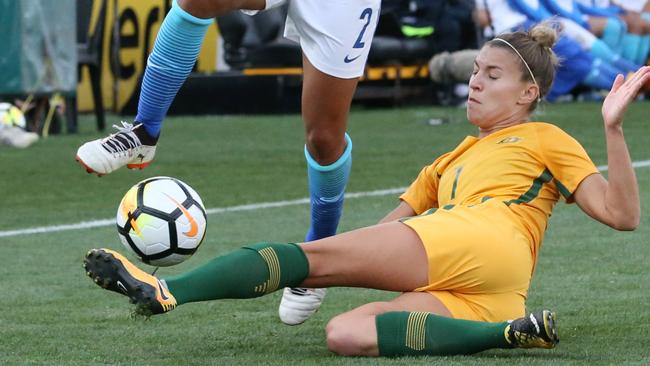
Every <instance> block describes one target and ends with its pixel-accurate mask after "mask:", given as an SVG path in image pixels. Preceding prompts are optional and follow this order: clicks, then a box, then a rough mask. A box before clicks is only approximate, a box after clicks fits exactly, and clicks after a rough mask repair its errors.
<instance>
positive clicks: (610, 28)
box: [602, 17, 627, 53]
mask: <svg viewBox="0 0 650 366" xmlns="http://www.w3.org/2000/svg"><path fill="white" fill-rule="evenodd" d="M626 31H627V27H626V26H625V23H623V21H622V20H619V19H616V18H612V17H609V18H608V19H607V24H605V30H604V31H603V37H602V40H603V42H605V44H606V45H608V46H609V47H610V48H611V49H613V50H614V51H615V52H616V53H621V51H623V42H622V41H623V35H624V34H625V32H626Z"/></svg>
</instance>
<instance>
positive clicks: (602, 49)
mask: <svg viewBox="0 0 650 366" xmlns="http://www.w3.org/2000/svg"><path fill="white" fill-rule="evenodd" d="M589 51H590V52H591V54H592V55H593V56H594V58H600V59H603V61H605V62H607V63H609V64H611V65H614V66H615V67H616V68H618V69H621V70H623V74H625V73H628V72H634V71H636V70H637V69H638V68H639V66H638V65H636V64H635V63H634V62H632V61H629V60H626V59H624V58H623V57H621V55H619V54H618V53H616V52H614V50H612V49H611V48H610V47H609V46H607V45H606V44H605V43H604V42H603V41H601V40H599V39H597V40H596V41H595V42H594V44H593V45H591V50H589Z"/></svg>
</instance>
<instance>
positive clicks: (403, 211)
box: [379, 201, 415, 224]
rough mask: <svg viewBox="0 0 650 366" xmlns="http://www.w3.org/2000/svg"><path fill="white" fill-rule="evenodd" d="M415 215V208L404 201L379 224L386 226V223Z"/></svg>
mask: <svg viewBox="0 0 650 366" xmlns="http://www.w3.org/2000/svg"><path fill="white" fill-rule="evenodd" d="M413 215H415V211H414V210H413V208H411V206H410V205H409V204H408V203H406V202H404V201H402V202H400V204H399V205H398V206H397V207H396V208H395V209H394V210H393V211H391V212H389V213H388V215H386V216H385V217H384V218H383V219H381V220H380V221H379V223H380V224H384V223H386V222H390V221H395V220H399V219H401V218H402V217H409V216H413Z"/></svg>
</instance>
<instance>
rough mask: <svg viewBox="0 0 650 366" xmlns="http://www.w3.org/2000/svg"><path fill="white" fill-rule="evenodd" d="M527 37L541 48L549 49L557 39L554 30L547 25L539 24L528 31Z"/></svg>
mask: <svg viewBox="0 0 650 366" xmlns="http://www.w3.org/2000/svg"><path fill="white" fill-rule="evenodd" d="M528 36H529V37H530V38H531V39H532V40H533V41H535V42H537V44H539V45H540V46H542V47H546V48H551V47H553V45H555V42H556V41H557V39H558V34H557V31H556V30H555V28H553V27H551V26H550V25H549V24H546V23H540V24H537V25H536V26H534V27H532V28H531V29H530V30H529V31H528Z"/></svg>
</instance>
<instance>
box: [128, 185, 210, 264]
mask: <svg viewBox="0 0 650 366" xmlns="http://www.w3.org/2000/svg"><path fill="white" fill-rule="evenodd" d="M206 223H207V220H206V213H205V207H204V206H203V201H201V197H199V195H198V194H197V193H196V191H195V190H194V189H192V187H190V186H189V185H187V184H186V183H184V182H182V181H180V180H179V179H176V178H171V177H153V178H148V179H145V180H143V181H141V182H139V183H137V184H136V185H134V186H133V187H131V189H129V190H128V192H126V194H125V195H124V198H122V201H121V202H120V205H119V207H118V208H117V231H118V233H119V237H120V240H121V241H122V244H124V246H125V247H126V248H128V249H130V250H131V251H133V252H134V253H135V254H136V255H137V256H138V257H139V258H140V259H141V260H142V262H144V263H147V264H150V265H152V266H160V267H166V266H172V265H175V264H178V263H181V262H182V261H184V260H186V259H187V258H189V257H190V256H192V254H194V252H196V250H197V249H198V248H199V246H200V245H201V243H202V242H203V237H204V236H205V229H206Z"/></svg>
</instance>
